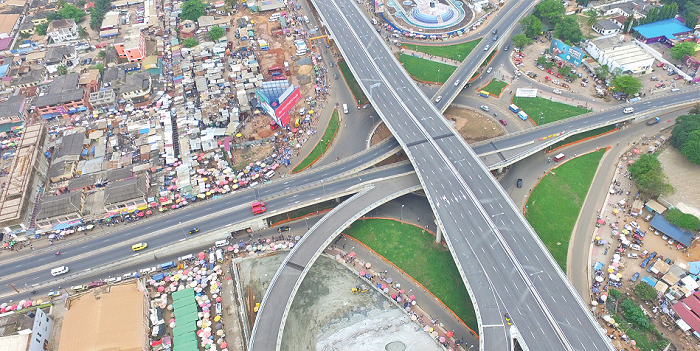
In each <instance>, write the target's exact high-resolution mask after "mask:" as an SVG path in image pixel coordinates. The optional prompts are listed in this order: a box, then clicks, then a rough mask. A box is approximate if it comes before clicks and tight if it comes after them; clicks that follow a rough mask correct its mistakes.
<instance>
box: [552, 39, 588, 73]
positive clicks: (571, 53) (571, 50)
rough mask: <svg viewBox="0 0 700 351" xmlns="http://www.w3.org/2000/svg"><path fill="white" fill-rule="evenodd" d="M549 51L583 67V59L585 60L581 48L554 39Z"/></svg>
mask: <svg viewBox="0 0 700 351" xmlns="http://www.w3.org/2000/svg"><path fill="white" fill-rule="evenodd" d="M549 51H550V52H551V53H552V55H554V56H557V57H559V58H560V59H562V60H564V61H566V62H568V63H570V64H572V65H574V66H576V67H581V60H583V51H581V49H579V48H577V47H571V46H569V45H566V44H564V43H563V42H562V41H561V40H558V39H553V40H552V45H551V46H550V47H549Z"/></svg>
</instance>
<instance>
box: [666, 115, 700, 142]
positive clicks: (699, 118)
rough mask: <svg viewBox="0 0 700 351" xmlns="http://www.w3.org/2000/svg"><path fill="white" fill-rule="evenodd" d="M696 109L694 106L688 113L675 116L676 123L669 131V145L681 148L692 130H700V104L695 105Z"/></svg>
mask: <svg viewBox="0 0 700 351" xmlns="http://www.w3.org/2000/svg"><path fill="white" fill-rule="evenodd" d="M696 107H698V109H697V110H696V108H695V107H694V108H693V109H691V110H690V113H691V114H690V115H684V116H680V117H678V118H676V125H675V126H674V127H673V131H671V140H670V142H671V146H673V147H675V148H676V149H678V150H679V151H680V150H683V147H684V146H685V144H686V142H687V141H688V140H689V139H690V134H691V133H693V132H694V131H698V130H700V114H697V113H696V112H700V106H698V105H696Z"/></svg>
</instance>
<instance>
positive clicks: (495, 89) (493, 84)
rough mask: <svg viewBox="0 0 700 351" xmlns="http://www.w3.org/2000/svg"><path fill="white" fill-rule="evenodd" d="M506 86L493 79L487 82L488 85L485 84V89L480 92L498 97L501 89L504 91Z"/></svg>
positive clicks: (504, 83) (502, 82)
mask: <svg viewBox="0 0 700 351" xmlns="http://www.w3.org/2000/svg"><path fill="white" fill-rule="evenodd" d="M507 86H508V83H506V82H504V81H501V80H498V79H495V78H494V79H492V80H491V81H490V82H489V84H486V86H485V87H483V88H481V90H483V91H488V92H489V94H491V95H496V96H500V95H501V92H502V91H503V89H505V87H507Z"/></svg>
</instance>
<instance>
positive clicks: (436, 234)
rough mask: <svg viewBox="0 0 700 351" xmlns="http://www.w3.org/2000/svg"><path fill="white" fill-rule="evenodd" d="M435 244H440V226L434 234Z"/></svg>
mask: <svg viewBox="0 0 700 351" xmlns="http://www.w3.org/2000/svg"><path fill="white" fill-rule="evenodd" d="M435 242H436V243H438V244H439V243H440V242H442V229H440V226H439V225H438V226H437V231H436V232H435Z"/></svg>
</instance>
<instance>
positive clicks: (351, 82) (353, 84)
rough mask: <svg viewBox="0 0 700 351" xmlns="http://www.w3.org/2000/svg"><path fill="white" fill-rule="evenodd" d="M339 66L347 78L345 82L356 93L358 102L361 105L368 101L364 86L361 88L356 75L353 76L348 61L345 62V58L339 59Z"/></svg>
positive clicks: (353, 93)
mask: <svg viewBox="0 0 700 351" xmlns="http://www.w3.org/2000/svg"><path fill="white" fill-rule="evenodd" d="M338 67H340V72H341V73H343V78H345V82H346V83H347V84H348V86H349V87H350V91H352V95H355V99H357V103H358V104H359V105H360V106H362V105H364V104H366V103H368V102H369V100H367V96H365V93H364V92H363V91H362V88H360V84H359V83H358V82H357V80H356V79H355V76H353V75H352V72H350V67H348V63H347V62H345V60H340V61H338Z"/></svg>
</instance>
